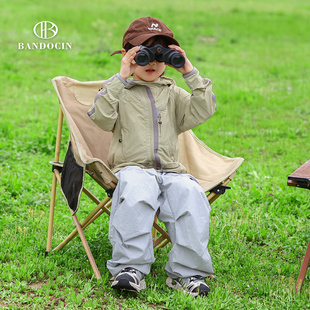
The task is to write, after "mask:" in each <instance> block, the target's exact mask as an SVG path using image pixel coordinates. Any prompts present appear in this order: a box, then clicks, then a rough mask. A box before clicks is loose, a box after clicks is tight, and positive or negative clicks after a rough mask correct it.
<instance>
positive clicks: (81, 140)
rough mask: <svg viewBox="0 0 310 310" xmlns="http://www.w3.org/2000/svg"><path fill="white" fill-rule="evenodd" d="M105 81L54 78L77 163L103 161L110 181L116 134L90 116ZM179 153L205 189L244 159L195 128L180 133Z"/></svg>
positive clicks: (103, 171)
mask: <svg viewBox="0 0 310 310" xmlns="http://www.w3.org/2000/svg"><path fill="white" fill-rule="evenodd" d="M102 84H103V81H93V82H79V81H77V80H74V79H71V78H68V77H64V76H59V77H55V78H54V79H53V85H54V87H55V90H56V92H57V95H58V98H59V102H60V104H61V106H62V110H63V113H64V115H65V118H66V121H67V124H68V127H69V130H70V133H71V140H72V141H73V145H74V149H75V156H76V157H77V162H78V163H79V164H81V165H89V164H94V163H99V164H100V167H99V168H98V170H99V171H100V175H102V177H103V180H104V182H105V183H107V182H109V181H111V180H112V179H113V173H112V172H111V170H110V169H109V167H108V160H107V158H108V152H109V146H110V143H111V139H112V133H111V132H105V131H103V130H101V129H100V128H99V127H98V126H97V125H96V124H95V123H94V122H93V121H92V120H91V119H90V118H89V117H88V115H87V111H88V110H89V109H90V107H91V105H92V104H93V100H94V98H95V96H96V94H97V92H98V90H99V89H100V88H101V87H102ZM179 155H180V162H181V163H182V164H183V165H184V166H185V167H186V169H187V171H188V173H190V174H192V175H193V176H194V177H195V178H197V179H198V181H199V182H200V184H201V186H202V187H203V189H204V190H205V191H208V190H210V189H212V188H213V187H215V186H217V185H219V184H220V183H222V182H223V181H224V180H226V179H227V178H231V179H232V178H233V177H234V174H235V173H236V171H237V169H238V168H239V166H240V165H241V163H242V162H243V158H240V157H237V158H228V157H226V156H223V155H220V154H218V153H216V152H214V151H213V150H212V149H210V148H209V147H208V146H206V145H205V144H204V143H202V141H200V140H199V139H198V138H197V137H196V136H195V135H194V133H193V132H192V131H191V130H190V131H187V132H185V133H182V134H180V135H179ZM115 178H116V177H115V176H114V180H115ZM107 184H108V183H107Z"/></svg>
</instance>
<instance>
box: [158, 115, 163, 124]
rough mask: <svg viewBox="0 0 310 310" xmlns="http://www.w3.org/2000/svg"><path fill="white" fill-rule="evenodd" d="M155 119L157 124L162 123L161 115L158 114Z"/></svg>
mask: <svg viewBox="0 0 310 310" xmlns="http://www.w3.org/2000/svg"><path fill="white" fill-rule="evenodd" d="M157 119H158V124H159V125H161V124H162V121H161V115H160V114H159V115H158V117H157Z"/></svg>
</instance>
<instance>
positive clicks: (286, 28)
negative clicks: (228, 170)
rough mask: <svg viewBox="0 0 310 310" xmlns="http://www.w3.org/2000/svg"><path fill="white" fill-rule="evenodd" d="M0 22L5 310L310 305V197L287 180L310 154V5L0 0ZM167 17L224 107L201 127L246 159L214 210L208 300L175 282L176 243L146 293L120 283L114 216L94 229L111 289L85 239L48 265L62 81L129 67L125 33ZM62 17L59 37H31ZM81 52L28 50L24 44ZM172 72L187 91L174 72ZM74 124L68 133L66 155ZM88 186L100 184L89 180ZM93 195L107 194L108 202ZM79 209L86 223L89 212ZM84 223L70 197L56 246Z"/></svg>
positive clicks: (0, 236) (58, 221)
mask: <svg viewBox="0 0 310 310" xmlns="http://www.w3.org/2000/svg"><path fill="white" fill-rule="evenodd" d="M0 12H1V13H0V14H1V18H0V25H1V27H0V29H1V30H0V44H1V50H0V59H1V61H0V66H1V75H0V84H1V92H0V99H1V100H0V102H1V103H0V117H1V122H0V180H1V182H0V308H1V309H63V308H65V309H310V276H309V271H308V273H307V275H306V278H305V281H304V285H303V287H302V291H301V292H300V293H299V294H295V291H294V288H295V283H296V280H297V276H298V273H299V270H300V266H301V262H302V259H303V256H304V254H305V251H306V246H307V244H308V241H309V239H310V233H309V231H310V224H309V223H310V221H309V220H310V215H309V214H310V212H309V211H310V199H309V192H308V191H307V190H305V189H299V188H294V187H288V186H287V183H286V182H287V176H288V175H289V174H291V173H292V172H293V171H294V170H296V169H297V168H298V167H299V166H301V165H302V164H303V163H305V162H306V161H307V160H308V159H309V157H310V156H309V149H310V143H309V129H310V128H309V127H310V124H309V118H310V85H309V84H310V83H309V78H310V77H309V70H310V58H309V50H310V42H309V20H310V4H309V3H307V2H306V1H302V0H294V1H293V0H281V1H280V0H269V1H266V0H262V1H250V0H244V1H241V0H233V1H229V0H217V1H216V0H210V1H206V0H196V1H184V0H180V1H170V2H169V1H162V0H159V1H156V2H146V1H141V0H137V1H131V2H129V1H124V0H119V1H117V2H113V3H112V1H106V0H103V1H97V0H93V1H91V2H86V1H82V0H75V1H73V0H69V1H53V2H43V1H39V0H33V1H26V0H17V1H14V2H13V1H7V2H4V1H2V3H1V11H0ZM148 15H151V16H154V17H157V18H159V19H162V20H163V21H164V22H165V23H166V24H167V25H168V26H169V27H170V28H172V29H173V31H174V34H175V37H176V38H177V40H178V41H179V42H180V44H181V46H182V47H183V48H184V49H185V51H186V53H187V55H188V57H189V59H190V60H191V61H192V63H193V65H194V66H196V67H197V68H198V69H199V71H200V74H201V75H202V76H203V77H207V78H210V79H211V80H212V82H213V91H214V93H215V94H216V98H217V106H218V109H217V111H216V113H215V115H214V116H213V117H212V118H211V119H210V120H208V121H207V122H206V123H205V124H203V125H201V126H199V127H198V128H195V129H194V132H195V133H196V135H197V136H198V137H199V138H200V139H201V140H202V141H204V142H205V143H206V144H207V145H208V146H209V147H211V148H212V149H214V150H215V151H217V152H218V153H221V154H223V155H226V156H229V157H243V158H244V159H245V160H244V163H243V164H242V166H241V167H240V169H239V171H238V173H237V175H236V177H235V179H234V180H233V182H231V183H230V186H231V187H232V189H231V190H229V191H227V192H226V193H225V195H223V196H222V197H220V198H219V199H218V200H217V201H216V202H215V203H214V204H212V213H211V219H210V243H209V251H210V254H211V257H212V259H213V265H214V270H215V274H216V276H217V278H216V279H217V280H216V281H211V280H209V279H207V282H208V283H209V284H210V288H211V294H210V295H209V297H208V298H196V299H194V298H192V297H191V296H187V295H184V294H183V293H181V292H177V291H172V290H171V289H170V288H168V287H167V286H166V285H165V280H166V273H165V270H164V267H165V262H166V260H167V256H168V251H169V246H167V247H166V248H163V249H160V250H158V251H156V253H155V256H156V262H155V263H154V264H153V266H152V270H151V273H150V274H149V275H148V276H147V277H146V282H147V286H148V288H147V289H146V290H144V291H143V292H141V293H140V294H139V295H136V294H130V293H118V292H115V291H113V290H112V289H111V288H110V284H111V282H110V281H109V278H110V275H109V272H108V270H107V268H106V261H107V260H108V259H109V258H110V256H111V246H110V244H109V241H108V218H107V216H102V217H101V218H99V219H98V220H97V222H96V224H95V225H91V226H90V227H89V228H88V229H87V230H86V232H85V234H86V238H87V240H88V242H89V245H90V248H91V250H92V252H93V255H94V257H95V260H96V262H97V265H98V267H99V270H100V273H101V275H102V281H97V280H96V279H95V277H94V276H93V272H92V269H91V266H90V264H89V262H88V260H87V256H86V255H85V252H84V249H83V246H82V244H81V241H80V239H79V238H76V239H75V240H74V241H72V242H71V243H70V244H68V245H67V246H66V247H65V248H64V249H63V250H62V251H59V252H55V253H54V254H53V255H49V256H48V257H47V258H45V256H44V253H45V249H46V240H47V227H48V217H49V204H50V194H51V180H52V172H51V166H50V164H49V161H51V160H53V159H54V147H55V141H56V130H57V119H58V111H59V104H58V100H57V96H56V93H55V91H54V89H53V86H52V84H51V80H52V78H53V77H55V76H60V75H61V76H69V77H71V78H74V79H77V80H81V81H90V80H102V79H108V78H109V77H111V76H112V75H114V74H115V73H117V72H118V70H119V67H120V59H121V56H120V55H116V56H113V57H110V56H109V54H110V53H111V52H113V51H114V50H117V49H119V48H120V47H121V42H122V35H123V33H124V31H125V30H126V28H127V27H128V25H129V24H130V22H131V21H133V20H134V19H135V18H138V17H141V16H148ZM40 21H52V22H53V23H55V24H56V25H57V26H58V30H59V32H58V34H57V36H55V37H54V38H52V39H49V40H43V39H39V38H37V37H36V36H35V35H34V33H33V28H34V26H35V25H36V24H37V23H38V22H40ZM47 42H48V43H53V44H54V45H55V44H56V43H69V44H70V46H71V47H72V48H71V49H64V50H62V49H48V48H46V49H44V50H39V49H38V50H35V49H18V46H19V43H23V44H24V46H26V45H27V43H30V44H32V43H38V44H39V43H46V44H47ZM166 75H168V76H170V77H173V78H174V79H175V80H176V82H177V84H178V85H179V86H181V87H184V88H185V89H187V86H186V84H185V82H184V80H183V79H182V77H181V75H180V74H179V73H178V72H176V71H175V70H174V69H172V68H168V69H167V70H166ZM67 140H68V129H67V128H66V127H64V133H63V138H62V148H63V151H62V152H61V158H62V159H64V156H65V149H66V145H67ZM86 183H89V180H88V179H87V180H86ZM93 190H94V191H95V193H96V194H97V195H98V196H99V197H101V198H102V197H104V195H105V193H104V192H102V191H100V189H99V188H96V187H94V188H93ZM91 207H92V206H90V205H89V204H88V202H87V201H86V200H85V201H84V200H83V201H82V202H81V206H80V211H79V213H78V217H79V218H80V219H82V218H83V217H84V216H85V215H86V213H87V212H86V211H87V210H89V208H91ZM73 228H74V223H73V221H72V217H71V215H70V212H69V209H68V207H66V205H65V204H64V199H63V197H62V195H61V193H60V191H59V190H58V192H57V198H56V213H55V224H54V235H53V246H56V245H57V244H58V243H59V242H61V241H62V240H63V239H64V237H65V236H66V235H67V234H68V233H69V232H70V231H71V230H72V229H73Z"/></svg>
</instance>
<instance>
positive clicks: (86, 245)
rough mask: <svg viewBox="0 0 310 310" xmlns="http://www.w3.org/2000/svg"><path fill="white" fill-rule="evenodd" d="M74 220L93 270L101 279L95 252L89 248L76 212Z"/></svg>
mask: <svg viewBox="0 0 310 310" xmlns="http://www.w3.org/2000/svg"><path fill="white" fill-rule="evenodd" d="M73 220H74V223H75V225H76V228H77V231H78V233H79V236H80V238H81V240H82V243H83V246H84V249H85V251H86V254H87V257H88V260H89V262H90V264H91V266H92V268H93V271H94V273H95V275H96V278H97V279H98V280H99V279H101V275H100V272H99V269H98V267H97V265H96V262H95V260H94V257H93V254H92V253H91V251H90V248H89V245H88V243H87V241H86V238H85V235H84V232H83V229H82V227H81V224H80V222H79V221H78V218H77V216H76V214H75V215H73Z"/></svg>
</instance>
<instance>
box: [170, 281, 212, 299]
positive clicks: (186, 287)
mask: <svg viewBox="0 0 310 310" xmlns="http://www.w3.org/2000/svg"><path fill="white" fill-rule="evenodd" d="M166 284H167V285H168V286H169V287H172V288H174V289H176V290H180V291H183V292H186V293H188V294H190V295H192V296H194V297H196V296H208V294H209V292H210V288H209V286H208V285H207V284H206V282H205V281H204V280H203V277H202V276H193V277H189V278H178V279H171V278H168V279H167V280H166Z"/></svg>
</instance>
